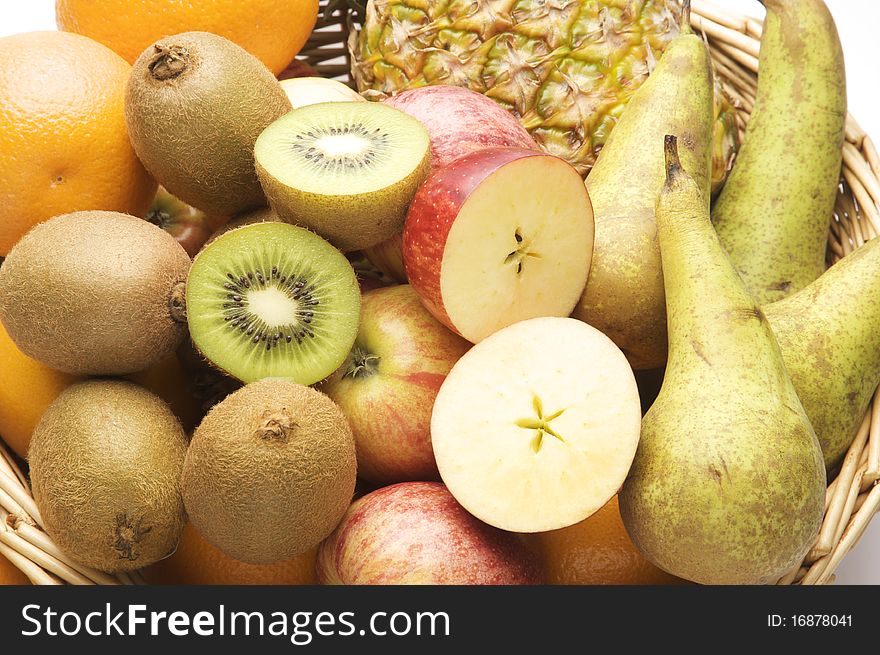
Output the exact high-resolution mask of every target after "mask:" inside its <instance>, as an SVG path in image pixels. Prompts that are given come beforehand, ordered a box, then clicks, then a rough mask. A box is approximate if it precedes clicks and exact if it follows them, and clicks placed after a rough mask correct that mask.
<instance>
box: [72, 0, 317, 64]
mask: <svg viewBox="0 0 880 655" xmlns="http://www.w3.org/2000/svg"><path fill="white" fill-rule="evenodd" d="M317 17H318V0H189V1H185V0H58V1H57V2H56V3H55V18H56V20H57V22H58V28H59V29H62V30H66V31H68V32H77V33H79V34H84V35H86V36H88V37H91V38H93V39H95V40H96V41H100V42H101V43H103V44H104V45H106V46H108V47H110V48H112V49H113V50H115V51H116V52H118V53H119V54H120V55H122V56H123V57H124V58H125V59H126V60H127V61H128V62H129V63H130V64H133V63H134V61H135V59H137V58H138V55H140V54H141V52H143V51H144V49H145V48H146V47H147V46H149V45H151V44H152V43H153V42H154V41H157V40H159V39H161V38H162V37H163V36H169V35H171V34H179V33H180V32H191V31H196V30H197V31H201V32H213V33H214V34H219V35H220V36H225V37H226V38H227V39H229V40H230V41H233V42H235V43H237V44H238V45H240V46H241V47H242V48H244V49H245V50H247V51H248V52H250V53H251V54H252V55H254V56H255V57H257V58H258V59H260V60H261V61H262V62H263V63H264V64H266V66H268V68H269V69H270V70H271V71H272V72H273V73H274V74H275V75H277V74H278V73H280V72H281V71H283V70H284V68H285V67H286V66H287V64H289V63H290V62H291V60H292V59H293V58H294V57H295V56H296V54H297V53H298V52H299V51H300V50H301V49H302V47H303V45H305V43H306V41H307V40H308V38H309V36H310V35H311V33H312V28H313V27H314V26H315V20H316V18H317Z"/></svg>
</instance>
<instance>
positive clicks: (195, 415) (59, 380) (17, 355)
mask: <svg viewBox="0 0 880 655" xmlns="http://www.w3.org/2000/svg"><path fill="white" fill-rule="evenodd" d="M0 362H2V365H0V438H2V439H3V441H5V442H6V445H8V446H9V447H10V448H12V450H13V451H15V452H16V453H17V454H18V455H19V456H20V457H27V449H28V445H29V444H30V442H31V434H33V431H34V428H35V427H37V423H38V422H39V421H40V417H42V416H43V412H45V411H46V408H47V407H48V406H49V405H50V404H52V402H53V401H54V400H55V398H57V397H58V394H60V393H61V392H62V391H64V389H66V388H67V387H68V386H70V385H71V384H73V383H74V382H78V381H80V380H82V379H84V378H81V377H77V376H75V375H68V374H67V373H61V372H59V371H55V370H53V369H51V368H49V367H48V366H45V365H43V364H41V363H40V362H38V361H36V360H34V359H31V358H30V357H28V356H27V355H25V354H24V353H23V352H21V351H20V350H19V349H18V346H16V345H15V342H14V341H13V340H12V339H10V338H9V334H7V332H6V329H5V328H4V327H3V324H2V323H0ZM127 377H128V379H130V380H131V381H132V382H135V383H137V384H139V385H141V386H142V387H145V388H146V389H149V390H150V391H152V392H153V393H155V394H156V395H157V396H159V397H161V398H162V399H163V400H164V401H165V402H166V403H168V404H169V405H170V406H171V410H172V411H173V412H174V414H175V415H176V416H177V417H178V418H179V419H180V422H181V423H182V424H183V427H184V429H186V430H187V431H190V430H192V429H193V428H194V427H195V426H196V425H197V424H198V422H199V421H200V420H201V418H202V414H203V412H202V410H201V407H200V404H199V402H198V401H197V400H196V399H195V398H194V397H193V396H192V394H191V393H190V390H189V376H188V374H187V373H186V371H185V370H184V368H183V366H182V365H181V364H180V361H179V360H178V358H177V354H176V353H171V354H170V355H169V356H168V357H166V358H164V359H162V360H160V361H159V362H157V363H156V364H154V365H153V366H151V367H150V368H148V369H147V370H146V371H141V372H140V373H134V374H132V375H129V376H127Z"/></svg>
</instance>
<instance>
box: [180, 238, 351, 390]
mask: <svg viewBox="0 0 880 655" xmlns="http://www.w3.org/2000/svg"><path fill="white" fill-rule="evenodd" d="M186 304H187V317H188V321H189V330H190V336H191V337H192V340H193V343H194V344H195V346H196V347H197V348H198V350H199V352H200V353H201V354H202V356H204V357H205V358H206V359H207V360H208V361H210V362H211V363H212V364H213V365H214V366H216V367H217V368H219V369H220V370H222V371H224V372H225V373H227V374H228V375H231V376H233V377H235V378H237V379H239V380H241V381H242V382H253V381H255V380H259V379H262V378H268V377H274V378H286V379H289V380H292V381H294V382H298V383H300V384H313V383H315V382H318V381H320V380H322V379H324V378H325V377H327V376H329V375H330V374H331V373H333V371H335V370H336V369H337V368H338V367H339V366H340V365H341V364H342V362H343V361H344V360H345V358H346V357H347V355H348V352H349V350H350V349H351V346H352V344H353V343H354V340H355V338H356V337H357V330H358V320H359V313H360V291H359V289H358V283H357V278H356V276H355V273H354V269H353V268H352V267H351V264H349V262H348V260H347V259H346V258H345V256H344V255H343V254H342V253H340V252H339V251H338V250H337V249H336V248H334V247H333V246H331V245H330V244H329V243H327V242H326V241H324V240H323V239H322V238H321V237H319V236H318V235H316V234H314V233H313V232H309V231H308V230H306V229H304V228H301V227H297V226H295V225H290V224H288V223H273V222H267V223H255V224H252V225H246V226H244V227H240V228H237V229H234V230H231V231H229V232H226V233H225V234H222V235H221V236H219V237H217V239H215V240H214V241H213V242H212V243H211V244H210V245H208V246H206V247H205V248H204V249H203V250H202V251H201V252H200V253H199V254H198V255H197V256H196V258H195V260H194V262H193V265H192V269H191V270H190V274H189V278H188V280H187V286H186Z"/></svg>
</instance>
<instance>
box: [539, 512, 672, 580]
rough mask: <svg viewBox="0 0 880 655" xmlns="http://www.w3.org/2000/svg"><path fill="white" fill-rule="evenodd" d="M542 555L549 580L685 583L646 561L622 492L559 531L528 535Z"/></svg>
mask: <svg viewBox="0 0 880 655" xmlns="http://www.w3.org/2000/svg"><path fill="white" fill-rule="evenodd" d="M524 537H525V539H526V541H527V543H528V544H529V545H530V546H532V547H533V548H534V549H535V550H536V551H537V552H538V554H539V555H540V557H541V560H542V562H543V564H544V571H545V573H546V576H547V582H548V583H549V584H563V585H581V584H582V585H668V584H683V583H684V582H685V581H684V580H681V579H680V578H676V577H675V576H672V575H670V574H668V573H666V572H665V571H662V570H660V569H658V568H657V567H656V566H654V565H653V564H651V562H649V561H648V560H646V559H645V558H644V557H643V556H642V554H641V553H639V551H638V550H636V547H635V546H634V545H633V543H632V541H631V540H630V538H629V535H628V534H627V532H626V528H625V527H624V526H623V521H622V520H621V518H620V511H619V509H618V506H617V496H614V497H613V498H612V499H611V500H609V501H608V502H607V503H606V504H605V505H604V506H603V507H602V508H601V509H600V510H599V511H598V512H596V513H595V514H593V515H592V516H590V517H589V518H587V519H585V520H583V521H581V522H580V523H576V524H575V525H572V526H569V527H567V528H562V529H560V530H552V531H550V532H542V533H537V534H530V535H524Z"/></svg>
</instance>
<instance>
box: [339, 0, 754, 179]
mask: <svg viewBox="0 0 880 655" xmlns="http://www.w3.org/2000/svg"><path fill="white" fill-rule="evenodd" d="M362 16H363V27H362V29H361V30H360V32H353V33H352V35H351V38H350V41H349V50H350V51H351V54H352V75H353V77H354V79H355V82H356V83H357V86H358V89H359V90H360V91H361V92H362V93H364V94H365V95H366V96H367V97H383V96H386V95H392V94H394V93H396V92H398V91H402V90H404V89H409V88H413V87H418V86H424V85H427V84H453V85H457V86H464V87H468V88H470V89H472V90H474V91H479V92H480V93H484V94H486V95H487V96H489V97H490V98H492V99H494V100H495V101H496V102H498V103H499V104H500V105H502V106H503V107H505V108H507V109H508V110H510V111H511V112H513V113H514V114H515V115H516V116H517V117H518V118H519V120H520V121H521V122H522V124H523V126H525V128H526V129H527V130H529V132H530V133H531V134H532V136H533V137H534V139H535V141H537V142H538V144H539V145H540V146H541V148H542V149H543V150H545V151H546V152H549V153H551V154H554V155H557V156H559V157H562V158H563V159H565V160H567V161H568V162H570V163H571V164H572V165H574V166H575V168H577V169H578V171H579V172H580V173H581V174H582V175H586V173H587V172H589V170H590V168H592V166H593V163H594V162H595V160H596V156H597V155H598V153H599V151H600V150H601V148H602V145H603V144H604V143H605V141H606V139H607V138H608V135H609V134H610V132H611V130H612V129H613V128H614V125H615V124H616V123H617V120H618V118H619V117H620V114H621V113H622V112H623V109H624V108H625V107H626V103H627V102H628V101H629V99H630V97H631V96H632V95H633V93H635V91H636V89H638V87H639V86H640V85H641V83H642V82H643V81H644V80H645V78H646V77H647V76H648V74H649V73H650V71H651V70H652V69H653V66H654V63H655V62H656V60H657V59H658V58H659V57H660V55H661V54H662V52H663V50H664V48H665V47H666V44H667V43H669V42H670V41H671V40H672V39H673V38H674V37H675V35H676V34H677V33H678V30H679V21H680V17H681V9H680V7H679V4H678V3H677V2H670V1H668V0H369V2H368V4H367V5H366V8H365V9H364V11H363V14H362ZM715 104H716V108H715V109H716V119H717V124H716V147H715V162H714V171H713V187H716V188H718V187H720V185H721V184H722V183H723V181H724V178H725V177H726V174H727V169H728V163H729V161H730V160H731V158H732V155H733V153H734V151H735V149H736V146H737V142H738V133H737V129H736V121H735V115H734V111H733V109H732V107H731V106H730V103H729V101H728V100H727V98H726V96H725V95H724V94H723V92H722V91H721V87H720V84H716V103H715Z"/></svg>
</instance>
